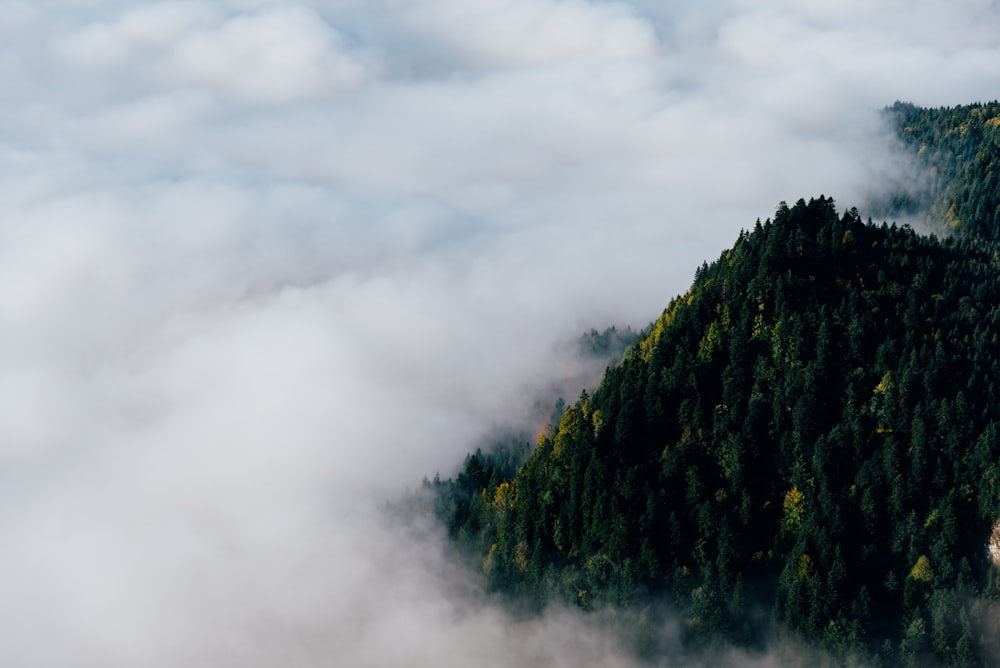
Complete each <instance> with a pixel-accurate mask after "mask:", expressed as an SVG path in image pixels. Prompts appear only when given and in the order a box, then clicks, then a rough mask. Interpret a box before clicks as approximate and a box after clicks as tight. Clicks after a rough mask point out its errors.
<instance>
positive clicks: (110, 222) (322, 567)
mask: <svg viewBox="0 0 1000 668" xmlns="http://www.w3.org/2000/svg"><path fill="white" fill-rule="evenodd" d="M800 4H801V3H789V2H782V1H779V0H773V1H769V2H765V3H763V4H761V3H747V2H738V1H736V0H733V1H732V2H715V3H708V4H705V3H699V4H695V3H687V4H685V3H681V4H679V5H678V4H677V3H667V4H665V3H660V2H651V1H646V0H634V1H633V2H586V1H583V0H515V1H513V2H504V3H500V2H488V1H486V0H476V1H475V2H461V3H459V2H452V1H451V0H425V1H423V2H420V3H416V2H410V1H409V0H364V1H362V0H344V1H343V2H337V3H324V2H318V1H317V2H307V1H305V0H302V1H294V2H268V1H250V0H247V1H244V2H236V1H224V0H213V1H209V2H199V3H191V2H181V1H178V2H171V1H166V2H159V3H155V4H149V3H139V2H135V1H133V0H107V1H103V2H97V1H82V0H77V1H71V0H40V1H39V2H37V3H19V2H8V3H4V4H3V6H2V7H0V75H2V76H0V90H2V92H3V94H4V97H5V99H6V100H8V101H9V102H8V104H6V105H4V106H3V108H2V109H0V178H2V180H3V183H4V187H3V188H0V209H2V211H3V213H2V215H0V482H2V484H0V532H2V534H3V535H4V545H3V547H2V548H0V591H3V592H4V595H3V596H0V623H2V624H3V627H4V629H5V630H6V631H7V633H6V634H5V641H4V643H3V644H2V646H0V664H3V665H17V666H26V667H29V668H31V667H34V666H51V665H67V664H72V665H81V666H102V667H107V666H134V665H144V666H152V667H155V666H158V665H163V666H174V665H179V664H180V665H192V666H202V665H204V666H226V665H240V666H246V665H250V666H253V665H274V664H276V663H282V664H285V665H330V664H338V663H340V664H350V665H355V666H364V665H372V666H387V665H388V666H391V665H413V664H414V663H416V664H421V665H423V664H430V663H435V664H440V665H468V664H469V663H472V662H476V663H478V664H485V665H487V666H496V667H498V668H499V667H501V666H515V665H518V666H519V665H546V666H550V665H570V662H572V665H616V664H617V665H626V666H631V665H633V662H632V659H629V658H628V655H627V652H626V650H625V645H624V644H623V642H624V641H623V640H622V639H621V637H619V635H618V634H617V633H616V632H614V631H613V630H612V629H613V628H615V625H613V624H610V623H609V624H607V625H605V624H604V622H606V621H607V620H603V619H596V618H587V617H579V616H577V615H575V614H573V613H570V612H565V611H564V612H553V614H552V615H551V616H549V617H547V618H546V619H545V621H544V622H538V623H534V624H528V623H523V622H519V621H515V620H513V619H511V618H509V617H508V616H507V615H506V614H505V613H504V612H502V611H501V610H499V609H497V608H495V607H493V606H492V605H490V604H488V603H486V602H484V601H482V600H480V599H479V598H478V597H477V596H476V594H475V581H474V578H473V576H471V575H463V574H462V571H461V570H460V569H458V568H457V567H456V566H455V565H454V564H453V563H452V562H450V561H449V558H448V556H447V554H446V552H445V549H444V546H443V541H442V538H441V537H440V536H439V535H438V534H436V533H435V532H434V531H433V530H431V529H426V530H425V531H416V530H415V529H412V528H411V529H409V530H403V529H402V528H401V527H400V526H398V525H397V524H394V523H392V522H389V521H388V520H387V519H386V518H385V517H383V515H382V513H381V511H380V509H381V508H382V506H383V504H384V503H385V502H386V501H387V500H391V499H395V498H398V496H399V495H400V494H401V493H402V492H403V491H404V490H405V489H407V488H408V487H409V488H412V487H414V486H416V485H418V484H419V481H420V479H421V478H422V477H423V476H425V475H427V476H432V475H433V474H434V473H435V472H437V471H440V472H442V473H444V474H448V473H450V472H451V471H452V470H454V467H456V466H457V465H458V463H459V462H460V461H461V458H462V456H463V455H464V453H465V452H466V451H467V450H468V449H469V448H471V447H475V446H476V445H478V443H479V439H481V438H482V437H483V436H484V435H486V434H489V433H491V431H492V430H493V429H494V428H495V427H496V426H497V425H498V424H504V423H507V422H513V423H518V424H522V425H525V426H527V427H528V428H535V427H537V422H538V416H537V406H538V404H539V402H544V401H549V400H550V399H554V397H550V396H549V394H548V392H549V391H550V390H551V387H552V382H553V381H552V379H566V378H573V377H577V374H578V372H579V371H580V368H581V367H580V361H579V360H575V359H574V358H573V356H572V355H571V354H570V353H569V352H568V348H567V346H565V345H564V342H565V341H566V340H572V339H574V338H575V337H576V336H578V335H579V333H580V332H582V331H585V330H587V329H589V328H590V327H602V326H604V325H606V324H612V323H616V324H619V325H625V324H630V325H632V326H635V327H642V326H644V325H645V324H646V323H648V322H649V321H650V320H652V319H653V318H655V317H656V315H657V313H658V312H659V311H660V309H662V308H663V306H664V305H665V303H666V302H667V300H668V299H669V298H670V297H672V296H673V295H674V294H677V293H679V292H681V291H682V290H684V289H685V288H686V286H687V284H688V282H689V280H690V278H691V276H692V275H693V272H694V269H695V267H696V266H697V265H698V264H700V263H701V261H702V260H704V259H710V258H713V257H716V256H717V254H718V253H719V252H720V251H721V250H722V248H723V247H725V246H727V245H728V244H730V243H731V242H732V240H733V239H734V238H735V236H736V234H737V233H738V231H739V229H740V228H742V227H746V226H749V225H752V223H753V221H754V219H756V218H757V217H758V216H759V217H765V216H767V215H768V214H769V213H770V212H771V211H773V207H774V206H775V205H776V203H777V202H778V201H779V200H782V199H786V200H789V201H792V200H794V199H797V198H798V197H809V196H811V195H818V194H820V193H824V194H827V195H833V196H835V197H836V198H837V199H838V201H839V202H840V204H841V205H843V206H850V205H854V204H858V205H863V204H864V202H865V201H866V199H867V198H868V197H869V196H870V195H872V194H873V189H874V188H876V187H877V186H876V185H873V184H877V183H879V182H880V181H881V180H882V179H884V178H889V177H892V178H898V177H899V175H898V173H897V171H898V170H896V168H895V166H894V163H893V162H892V157H891V154H890V153H889V152H888V151H886V150H884V149H883V148H882V147H883V146H884V145H885V144H884V143H883V139H884V137H885V130H884V128H882V127H881V126H880V124H879V122H878V119H877V115H876V113H875V110H876V109H878V108H880V107H882V106H884V105H885V104H888V103H891V102H892V101H893V100H894V99H896V98H901V99H909V100H913V101H915V102H918V103H924V104H960V103H964V102H967V101H971V100H976V99H986V98H988V97H990V96H991V95H995V93H994V91H996V90H997V84H998V81H997V77H998V75H997V73H996V71H995V68H993V67H990V63H993V62H996V55H997V54H996V53H995V50H996V45H995V40H994V38H993V35H995V34H997V28H1000V25H998V24H1000V12H998V11H997V9H996V7H995V5H993V4H990V3H986V2H977V1H973V0H969V1H968V2H964V3H960V5H955V6H952V5H949V7H948V10H947V11H945V10H943V9H942V8H941V7H940V6H939V5H938V3H934V2H920V1H913V2H907V3H903V2H895V3H888V4H884V5H882V6H872V5H871V4H870V3H836V4H832V3H810V4H809V6H807V7H803V6H800ZM467 578H473V579H471V580H470V579H467ZM665 635H666V637H668V638H669V637H670V636H669V630H665ZM734 656H735V657H736V658H734V659H733V660H732V662H733V663H739V662H742V661H744V660H746V661H755V660H756V659H755V658H753V657H745V656H743V655H739V654H734ZM762 660H763V659H762Z"/></svg>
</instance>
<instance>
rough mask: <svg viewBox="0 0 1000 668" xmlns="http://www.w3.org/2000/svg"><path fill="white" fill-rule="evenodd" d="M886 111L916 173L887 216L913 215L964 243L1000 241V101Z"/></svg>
mask: <svg viewBox="0 0 1000 668" xmlns="http://www.w3.org/2000/svg"><path fill="white" fill-rule="evenodd" d="M886 112H887V117H888V119H889V121H890V124H891V126H892V127H893V130H894V131H895V133H896V135H897V136H898V137H899V139H900V140H901V141H902V143H903V145H904V146H905V147H906V149H907V150H908V151H909V152H910V153H911V154H912V155H913V158H914V162H915V165H916V168H917V174H918V179H917V183H915V184H913V185H912V186H911V188H910V189H909V191H908V192H901V193H898V194H897V195H896V197H895V201H894V206H890V207H889V211H888V213H889V214H890V215H895V214H896V213H904V214H916V215H917V216H918V217H920V218H922V219H923V221H924V222H926V223H927V224H929V225H930V227H931V229H935V230H940V231H942V232H955V233H957V234H958V236H960V237H962V238H965V239H980V240H982V241H985V242H988V243H996V242H998V241H1000V102H990V103H986V104H969V105H962V106H957V107H944V108H938V109H925V108H921V107H917V106H914V105H912V104H909V103H903V102H897V103H896V104H894V105H892V106H891V107H889V108H888V109H887V110H886Z"/></svg>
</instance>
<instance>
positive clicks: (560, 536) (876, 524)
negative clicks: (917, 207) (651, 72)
mask: <svg viewBox="0 0 1000 668" xmlns="http://www.w3.org/2000/svg"><path fill="white" fill-rule="evenodd" d="M897 107H898V105H897ZM897 111H898V113H900V114H901V116H900V117H901V118H902V114H904V113H905V112H907V111H908V109H907V108H903V107H898V108H897ZM917 116H919V114H916V115H915V117H914V118H916V117H917ZM918 120H919V119H916V120H913V119H911V120H908V121H907V125H906V127H907V128H910V127H912V128H917V127H918V125H919V123H918ZM983 125H984V126H988V125H989V124H988V123H985V122H984V124H983ZM970 132H971V130H970ZM916 133H917V130H916V129H915V130H913V132H911V133H910V134H911V136H912V137H913V138H914V141H916V139H915V138H916V136H917V134H916ZM920 141H923V142H924V143H923V144H921V145H922V146H923V145H926V146H928V147H931V146H933V145H934V144H932V143H931V142H930V141H929V140H920ZM949 141H950V140H949ZM932 150H936V149H931V148H927V149H925V150H924V151H923V153H924V154H926V153H928V152H929V151H932ZM944 152H945V151H944V149H941V151H938V153H940V154H942V155H943V153H944ZM935 155H937V154H935ZM936 159H937V158H935V160H936ZM956 164H958V163H956ZM956 188H958V187H957V186H956V187H955V188H952V187H951V186H940V187H939V190H938V191H937V192H938V195H937V196H939V197H943V198H944V199H943V200H942V201H950V202H952V205H950V206H949V210H951V209H952V208H954V210H955V214H954V220H957V221H959V223H958V225H956V227H957V228H960V230H961V231H962V232H963V233H964V234H963V235H960V236H956V237H950V238H946V239H943V240H941V239H937V238H933V237H925V236H921V235H918V234H916V233H915V232H913V231H912V230H911V229H909V228H907V227H898V226H895V225H893V226H888V225H885V224H882V225H873V224H871V223H870V222H869V223H867V224H866V223H865V222H863V221H862V220H861V219H860V217H859V215H858V214H857V212H856V211H854V210H850V211H847V212H843V213H840V212H838V210H837V208H836V206H835V204H834V202H833V200H832V199H830V198H824V197H819V198H817V199H812V200H810V201H809V202H808V203H807V202H805V201H802V200H800V201H799V202H797V203H796V204H795V205H794V206H791V207H788V206H786V205H785V204H781V205H780V206H779V207H778V209H777V211H776V213H775V215H774V217H773V219H771V220H768V221H765V222H760V221H758V222H757V224H756V225H755V226H754V227H753V228H752V229H751V230H749V231H745V232H743V233H742V234H741V235H740V236H739V238H738V239H737V240H736V243H735V244H734V245H733V247H732V248H731V249H729V250H727V251H725V252H724V253H722V255H721V256H720V257H719V259H718V260H716V261H715V262H713V263H711V264H705V265H703V266H702V267H701V268H700V269H699V270H698V271H697V272H696V276H695V280H694V282H693V284H692V286H691V288H690V290H689V291H688V292H687V293H685V294H684V295H682V296H679V297H677V298H675V299H674V300H672V301H671V302H670V304H669V305H668V307H667V308H666V309H665V311H664V312H663V314H662V315H661V316H660V317H659V319H657V320H656V322H655V323H654V324H653V325H652V326H651V328H650V329H649V331H647V332H646V333H645V334H644V335H643V336H642V337H641V338H640V339H639V340H638V341H637V342H636V343H634V344H633V345H632V346H631V347H630V348H629V350H628V351H627V352H626V354H625V356H624V358H623V359H622V360H621V362H620V363H619V364H616V365H614V366H612V367H610V368H609V369H608V370H607V372H606V374H605V376H604V378H603V380H602V381H601V383H600V385H599V386H598V387H597V388H596V389H595V390H594V391H593V393H592V394H589V395H588V394H586V393H584V394H582V395H581V396H580V398H579V400H578V401H576V402H575V403H574V404H573V405H572V406H570V407H568V408H567V409H566V410H565V412H564V413H563V415H562V417H561V419H560V420H559V422H558V424H556V425H554V426H553V427H552V428H551V430H549V431H547V432H545V433H543V434H542V435H541V436H540V437H539V438H538V442H537V447H535V448H533V449H532V450H531V452H530V454H529V455H528V456H527V459H526V460H525V461H523V463H520V459H518V458H517V457H516V456H515V454H514V453H516V452H517V450H518V448H517V447H516V446H514V445H511V446H510V447H507V448H505V449H502V450H501V451H500V452H499V453H498V454H491V453H485V454H484V453H482V452H480V453H477V454H475V455H471V456H470V457H469V458H468V459H467V460H466V463H465V466H464V468H463V470H462V472H461V473H460V474H459V475H458V476H457V477H456V478H455V479H454V480H449V481H440V480H437V481H435V482H434V483H432V484H431V486H432V487H433V488H434V489H435V491H436V493H437V494H436V499H437V510H438V514H439V516H440V517H441V518H442V520H443V521H444V523H445V524H446V525H447V527H448V529H449V531H450V533H451V535H452V536H453V537H454V538H455V540H456V541H457V543H458V544H459V545H461V546H462V547H463V548H464V549H465V550H466V551H467V552H468V553H469V554H471V555H473V556H472V557H471V559H472V561H473V562H474V563H475V564H476V565H477V567H481V569H482V571H483V573H484V574H485V577H486V582H487V587H488V589H489V590H490V591H492V592H494V593H496V594H498V595H502V596H504V597H507V598H509V599H511V600H518V601H529V602H530V603H531V605H533V606H534V607H536V608H538V607H541V606H543V605H545V604H546V603H547V602H550V601H560V602H564V603H569V604H570V605H575V606H580V607H582V608H586V609H591V608H595V607H600V606H602V605H605V604H609V603H614V604H624V605H630V606H633V607H642V606H645V605H647V604H648V603H649V602H650V601H654V600H656V601H659V600H667V601H669V603H670V605H671V606H672V609H673V610H674V611H675V612H676V614H677V615H679V617H680V619H681V620H682V623H681V626H682V635H683V638H684V642H686V643H687V644H688V645H689V646H699V645H704V644H706V643H710V642H713V641H714V640H716V639H725V640H726V641H727V642H734V643H736V644H738V645H741V646H744V647H750V648H760V647H764V646H765V645H766V643H767V641H768V638H769V637H772V636H773V634H775V633H791V634H793V635H796V636H798V637H800V638H804V639H806V640H808V641H810V642H813V643H816V644H818V645H819V646H821V647H823V648H824V649H825V650H826V651H828V652H830V653H831V655H832V656H835V657H841V658H846V657H851V658H853V659H858V660H862V661H864V662H865V663H867V664H870V665H879V664H884V665H899V664H901V663H910V664H924V663H932V664H933V663H942V664H949V665H979V664H981V663H983V662H985V661H986V659H987V657H989V656H990V652H991V651H993V650H994V649H995V647H993V646H992V645H991V643H992V642H993V641H992V640H991V639H992V638H993V637H995V636H996V632H997V629H996V628H994V627H993V626H990V624H989V623H988V622H987V620H989V619H994V617H991V616H989V615H987V614H986V611H987V610H988V609H989V607H990V606H991V605H992V602H994V601H995V600H996V599H997V597H998V593H1000V592H998V582H997V569H996V568H995V567H994V565H993V564H992V563H991V561H990V553H989V552H988V550H987V545H988V543H989V542H990V537H991V532H992V530H993V527H994V525H995V523H996V522H997V520H998V518H1000V464H998V461H1000V402H998V399H1000V396H998V394H1000V386H998V382H1000V381H998V379H1000V271H998V270H1000V259H998V256H997V255H996V253H995V252H994V251H993V249H992V246H990V245H989V244H986V243H985V242H982V241H979V242H976V243H972V242H970V241H963V238H962V237H968V238H971V237H972V236H973V235H972V232H973V231H975V232H976V234H977V235H982V236H985V235H986V234H987V233H988V232H989V230H991V229H997V228H995V227H990V225H992V224H993V223H987V222H986V219H985V218H982V219H979V218H975V217H972V218H964V219H963V218H961V216H965V215H966V214H965V213H963V212H964V211H965V209H964V208H963V207H966V206H973V205H975V206H976V207H978V206H980V204H978V202H987V201H992V200H989V198H988V197H986V196H983V197H979V196H976V197H973V196H972V195H970V196H968V197H965V196H964V195H962V194H961V193H963V192H965V191H963V190H961V189H960V188H958V189H956ZM941 193H945V195H941ZM982 206H988V205H986V204H984V205H982ZM980 220H982V221H983V222H982V224H980V222H977V221H980ZM998 222H1000V221H998ZM991 623H992V624H993V625H995V624H996V622H995V621H993V622H991Z"/></svg>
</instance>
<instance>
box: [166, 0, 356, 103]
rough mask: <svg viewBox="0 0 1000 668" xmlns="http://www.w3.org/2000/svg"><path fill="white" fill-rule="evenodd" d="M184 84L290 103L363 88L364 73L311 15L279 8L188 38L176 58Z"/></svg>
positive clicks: (333, 33)
mask: <svg viewBox="0 0 1000 668" xmlns="http://www.w3.org/2000/svg"><path fill="white" fill-rule="evenodd" d="M172 61H173V68H172V69H173V71H174V72H175V74H176V76H177V79H178V81H179V82H181V83H186V82H192V83H196V84H202V85H208V86H210V87H212V88H213V89H215V90H218V91H220V92H222V93H224V94H227V95H232V96H235V97H236V98H237V99H241V100H243V99H245V100H249V101H252V102H269V103H279V102H289V101H292V100H296V99H300V98H303V97H311V96H314V95H318V94H320V93H323V92H327V91H330V90H339V89H342V88H345V87H351V86H355V85H357V84H359V83H361V82H362V81H363V80H364V78H365V76H366V73H365V68H364V66H363V65H362V63H360V62H359V61H358V60H357V59H355V58H354V57H353V56H352V55H351V54H349V53H347V52H345V50H344V45H343V42H342V40H341V38H340V36H339V34H338V33H337V31H336V30H334V29H332V28H331V27H330V26H327V25H326V24H325V23H324V22H323V21H322V19H320V18H319V17H318V16H317V15H315V14H313V13H312V12H310V11H308V10H305V9H301V8H297V7H294V6H293V7H288V8H285V7H280V8H275V9H267V10H262V11H260V12H257V13H254V14H244V15H239V16H236V17H233V18H230V19H228V20H227V21H226V22H225V23H224V24H222V25H221V26H217V27H214V28H212V29H210V30H205V31H198V32H194V33H192V34H189V35H187V36H185V38H184V39H182V40H181V41H180V42H179V43H178V44H177V45H176V49H175V51H174V53H173V57H172Z"/></svg>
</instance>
